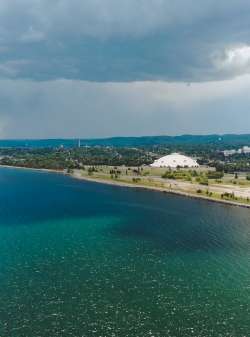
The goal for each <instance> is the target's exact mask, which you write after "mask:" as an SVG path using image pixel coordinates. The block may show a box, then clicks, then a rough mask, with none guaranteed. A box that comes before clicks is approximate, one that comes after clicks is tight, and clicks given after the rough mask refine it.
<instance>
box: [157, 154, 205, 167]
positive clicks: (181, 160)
mask: <svg viewBox="0 0 250 337" xmlns="http://www.w3.org/2000/svg"><path fill="white" fill-rule="evenodd" d="M150 166H151V167H168V168H177V167H183V168H184V167H189V168H192V167H199V164H198V163H197V161H196V160H194V159H193V158H191V157H187V156H184V155H181V154H179V153H172V154H170V155H168V156H164V157H162V158H159V159H157V160H155V161H154V162H153V164H151V165H150Z"/></svg>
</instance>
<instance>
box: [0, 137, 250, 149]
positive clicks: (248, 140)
mask: <svg viewBox="0 0 250 337" xmlns="http://www.w3.org/2000/svg"><path fill="white" fill-rule="evenodd" d="M206 144H209V145H225V146H227V147H228V146H233V147H235V146H243V145H249V146H250V134H244V135H243V134H242V135H236V134H226V135H216V134H215V135H182V136H144V137H112V138H96V139H81V146H114V147H143V146H154V145H158V146H159V145H166V146H167V145H206ZM61 145H63V146H64V147H67V148H70V147H77V146H78V139H37V140H34V139H32V140H29V139H26V140H0V147H2V148H3V147H4V148H6V147H14V148H51V147H52V148H56V147H60V146H61Z"/></svg>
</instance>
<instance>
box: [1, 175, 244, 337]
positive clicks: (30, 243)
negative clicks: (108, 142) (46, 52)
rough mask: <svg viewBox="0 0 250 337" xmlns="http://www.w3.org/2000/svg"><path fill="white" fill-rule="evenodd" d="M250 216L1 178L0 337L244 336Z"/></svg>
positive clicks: (112, 191)
mask: <svg viewBox="0 0 250 337" xmlns="http://www.w3.org/2000/svg"><path fill="white" fill-rule="evenodd" d="M249 216H250V211H249V210H248V209H243V208H236V207H230V206H224V205H219V204H214V203H209V202H205V201H197V200H192V199H187V198H182V197H177V196H176V197H174V196H169V195H166V194H161V193H157V192H150V191H148V192H147V191H142V190H133V189H126V188H119V187H112V186H107V185H101V184H95V183H87V182H82V181H77V180H74V179H71V178H69V177H66V176H62V175H55V174H49V173H38V172H33V171H25V170H15V169H0V336H1V337H38V336H39V337H55V336H60V337H64V336H65V337H70V336H74V337H78V336H87V337H92V336H99V337H100V336H101V337H104V336H107V337H115V336H121V337H123V336H131V337H147V336H151V337H152V336H161V337H167V336H171V337H175V336H178V337H179V336H180V337H186V336H187V337H190V336H195V337H199V336H202V337H210V336H214V337H219V336H223V337H224V336H230V337H243V336H250V217H249Z"/></svg>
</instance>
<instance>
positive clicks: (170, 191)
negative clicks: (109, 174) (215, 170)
mask: <svg viewBox="0 0 250 337" xmlns="http://www.w3.org/2000/svg"><path fill="white" fill-rule="evenodd" d="M0 167H3V168H12V169H13V168H14V169H23V170H33V171H39V172H46V173H57V174H63V175H67V176H69V177H71V178H73V179H77V180H83V181H88V182H94V183H98V184H105V185H111V186H118V187H126V188H135V189H141V190H143V189H144V190H149V191H156V192H161V193H166V194H173V195H177V196H178V195H179V196H183V197H186V198H192V199H197V200H198V199H200V200H204V201H209V202H213V203H219V204H224V205H228V206H236V207H243V208H248V209H250V204H245V203H241V202H237V201H231V200H223V199H215V198H211V197H208V196H205V195H198V194H193V193H188V192H184V191H179V190H174V189H168V188H164V187H157V186H146V185H143V184H140V183H137V184H133V183H129V182H123V181H110V180H106V179H102V178H95V177H93V178H91V177H86V176H82V175H79V174H77V172H73V173H67V172H65V170H54V169H43V168H32V167H22V166H9V165H0Z"/></svg>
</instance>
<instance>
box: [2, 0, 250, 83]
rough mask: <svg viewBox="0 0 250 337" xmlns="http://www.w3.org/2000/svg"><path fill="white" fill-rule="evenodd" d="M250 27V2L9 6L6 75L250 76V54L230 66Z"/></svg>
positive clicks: (74, 0)
mask: <svg viewBox="0 0 250 337" xmlns="http://www.w3.org/2000/svg"><path fill="white" fill-rule="evenodd" d="M249 22H250V2H249V1H245V0H238V1H236V0H235V1H233V0H227V1H226V0H221V1H214V0H203V1H199V2H194V1H191V0H175V1H170V0H126V1H118V0H85V1H80V0H58V1H48V0H43V1H38V0H23V1H18V0H8V1H7V0H3V1H2V2H1V4H0V75H1V76H2V77H11V78H32V79H36V80H47V79H57V78H68V79H81V80H90V81H97V82H99V81H120V82H123V81H138V80H141V81H144V80H168V81H174V80H178V81H204V80H212V79H225V78H230V77H233V76H237V75H239V74H243V73H247V72H249V60H250V53H249V54H247V56H246V59H245V61H244V62H240V66H238V65H237V66H236V67H235V64H231V65H230V64H229V66H228V67H225V66H224V63H225V62H226V61H227V57H228V54H227V53H228V50H229V51H230V50H231V49H232V50H234V49H237V48H241V47H242V46H247V45H248V44H250V28H249ZM234 61H235V62H236V63H237V62H238V59H236V60H234ZM241 61H242V60H241Z"/></svg>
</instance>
